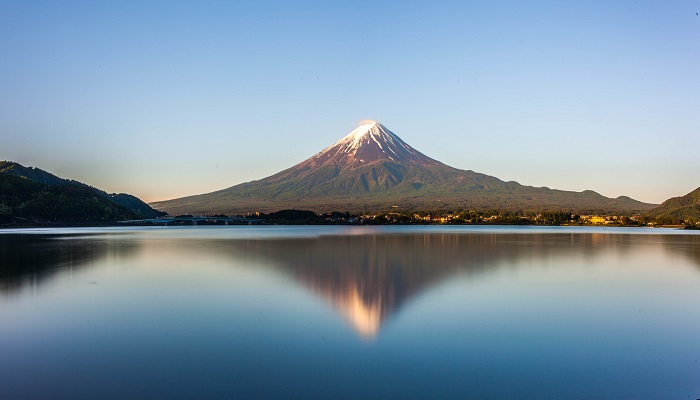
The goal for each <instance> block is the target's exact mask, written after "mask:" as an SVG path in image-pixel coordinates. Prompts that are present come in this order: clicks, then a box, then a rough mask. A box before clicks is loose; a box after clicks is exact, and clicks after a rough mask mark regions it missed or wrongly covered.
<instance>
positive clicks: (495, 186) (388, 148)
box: [151, 121, 653, 214]
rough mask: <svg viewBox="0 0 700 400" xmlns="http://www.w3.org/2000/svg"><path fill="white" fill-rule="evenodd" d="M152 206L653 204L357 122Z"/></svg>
mask: <svg viewBox="0 0 700 400" xmlns="http://www.w3.org/2000/svg"><path fill="white" fill-rule="evenodd" d="M151 205H152V206H154V207H156V208H158V209H162V210H165V211H168V212H169V213H170V214H183V213H192V214H210V213H225V214H236V213H244V212H250V211H262V212H268V211H274V210H280V209H283V208H299V209H311V210H315V211H317V212H322V211H332V210H340V211H353V212H362V211H379V210H387V209H391V208H392V207H393V206H396V208H398V209H404V210H419V209H422V210H457V209H465V210H523V211H538V210H574V211H578V212H594V211H599V212H633V211H635V212H636V211H643V210H648V209H650V208H651V207H653V205H652V204H646V203H642V202H639V201H636V200H633V199H630V198H629V197H624V196H621V197H618V198H616V199H611V198H607V197H604V196H602V195H600V194H598V193H595V192H593V191H584V192H570V191H563V190H553V189H549V188H535V187H531V186H524V185H520V184H519V183H517V182H512V181H511V182H504V181H502V180H500V179H498V178H495V177H492V176H489V175H485V174H481V173H477V172H474V171H469V170H467V171H465V170H460V169H457V168H453V167H450V166H449V165H445V164H443V163H441V162H439V161H436V160H434V159H432V158H430V157H428V156H426V155H424V154H422V153H421V152H419V151H418V150H416V149H414V148H413V147H411V146H409V145H408V144H407V143H406V142H404V141H403V140H401V138H399V137H398V136H397V135H396V134H394V133H393V132H391V131H390V130H388V129H387V128H386V127H385V126H384V125H382V124H380V123H378V122H375V121H363V122H362V123H360V125H359V126H358V127H357V128H355V129H354V130H353V131H352V132H350V134H348V135H347V136H345V137H344V138H342V139H340V141H338V142H337V143H335V144H333V145H332V146H330V147H327V148H326V149H324V150H322V151H321V152H319V153H318V154H316V155H315V156H313V157H311V158H309V159H307V160H305V161H303V162H301V163H299V164H297V165H295V166H293V167H291V168H289V169H286V170H284V171H281V172H279V173H277V174H275V175H272V176H269V177H267V178H264V179H261V180H257V181H252V182H247V183H242V184H239V185H236V186H232V187H230V188H227V189H223V190H219V191H216V192H212V193H206V194H201V195H196V196H188V197H183V198H179V199H174V200H167V201H161V202H155V203H152V204H151Z"/></svg>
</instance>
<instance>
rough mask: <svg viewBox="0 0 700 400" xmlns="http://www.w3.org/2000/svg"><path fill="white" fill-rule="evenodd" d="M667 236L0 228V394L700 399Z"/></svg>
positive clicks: (684, 296) (692, 310)
mask: <svg viewBox="0 0 700 400" xmlns="http://www.w3.org/2000/svg"><path fill="white" fill-rule="evenodd" d="M63 232H65V231H61V232H57V231H52V232H50V233H52V234H58V233H63ZM628 232H634V233H635V234H627V233H628ZM649 232H652V233H659V232H660V233H663V234H649ZM667 232H669V233H671V232H672V233H671V234H666V233H667ZM678 232H679V231H659V230H642V229H640V230H629V229H622V230H619V229H618V230H615V229H608V230H604V229H596V230H589V229H571V228H567V229H542V228H538V229H534V230H530V229H521V228H518V227H515V228H512V227H508V228H502V229H499V228H498V227H495V228H491V227H489V228H487V229H484V230H479V229H473V228H469V229H456V228H454V227H438V228H434V227H409V228H408V229H402V228H396V227H379V228H377V229H374V228H369V229H368V228H363V229H362V230H357V229H352V228H348V227H328V228H326V227H289V228H288V227H242V228H238V227H236V228H230V227H229V228H204V229H200V228H196V229H192V228H184V229H182V228H175V229H171V228H165V229H163V228H153V229H150V228H149V229H143V230H141V229H133V228H129V229H126V228H124V229H105V230H102V229H96V230H95V229H89V230H84V231H81V232H75V231H70V233H69V235H68V236H51V237H46V236H44V235H30V236H27V235H19V238H18V236H17V235H13V236H11V237H10V236H8V235H0V249H2V253H0V254H2V255H1V256H0V257H1V258H0V261H2V270H1V271H0V272H1V274H0V354H1V355H2V357H0V398H24V397H28V396H34V397H51V398H55V397H56V394H57V393H58V394H65V397H67V398H68V397H70V398H75V397H100V398H105V397H114V398H117V397H118V398H124V397H133V396H140V397H144V396H156V397H180V398H191V397H202V396H209V397H212V396H213V397H246V398H250V397H270V396H273V397H316V398H329V397H340V398H358V397H375V398H376V397H387V396H393V397H402V398H403V397H407V398H411V397H412V398H415V397H430V398H435V397H452V398H454V397H465V396H472V397H475V398H484V397H485V398H502V397H504V396H508V397H511V396H513V397H518V398H543V397H553V398H581V399H588V398H621V397H625V396H629V397H634V398H686V397H687V396H691V398H697V397H698V396H699V395H700V364H698V363H697V360H698V359H700V345H698V344H696V342H697V340H696V338H697V337H698V334H700V311H698V310H697V305H698V304H700V301H699V300H700V291H698V287H700V285H699V284H700V236H699V235H679V234H678ZM44 233H46V232H44ZM67 237H70V238H69V239H67ZM693 396H694V397H693Z"/></svg>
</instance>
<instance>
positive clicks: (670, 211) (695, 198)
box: [645, 187, 700, 221]
mask: <svg viewBox="0 0 700 400" xmlns="http://www.w3.org/2000/svg"><path fill="white" fill-rule="evenodd" d="M645 216H647V217H650V218H656V219H659V220H686V221H688V220H693V221H698V220H700V187H699V188H697V189H695V190H693V191H692V192H690V193H688V194H686V195H685V196H678V197H672V198H670V199H668V200H666V201H664V202H663V203H661V205H659V206H658V207H655V208H652V209H651V210H649V211H648V212H646V213H645Z"/></svg>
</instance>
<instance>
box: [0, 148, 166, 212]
mask: <svg viewBox="0 0 700 400" xmlns="http://www.w3.org/2000/svg"><path fill="white" fill-rule="evenodd" d="M0 176H4V177H5V179H4V184H5V187H6V188H8V187H9V186H8V185H14V184H17V183H18V182H19V181H16V180H11V179H7V178H6V177H7V176H14V177H17V178H21V179H24V180H27V181H31V182H33V183H37V184H40V186H31V185H29V186H27V185H24V186H23V187H22V188H23V189H24V190H28V191H29V192H31V193H38V192H41V190H39V188H43V187H46V186H49V187H56V188H58V189H56V188H54V189H51V190H49V192H51V193H53V194H56V193H59V192H60V193H68V192H70V193H71V196H76V197H75V198H73V200H75V201H77V203H81V201H78V197H80V196H82V195H85V196H88V197H94V196H97V197H99V198H101V199H104V200H106V201H107V202H110V203H113V204H115V205H118V206H120V207H124V208H125V209H126V210H128V211H129V212H130V213H131V214H133V215H131V214H129V213H123V212H116V211H115V212H110V213H108V215H109V217H108V216H103V217H104V218H111V216H115V215H127V214H129V215H131V217H141V218H155V217H158V216H162V215H165V213H164V212H161V211H157V210H154V209H153V208H151V206H149V205H148V204H146V203H145V202H143V201H142V200H141V199H139V198H138V197H135V196H132V195H130V194H126V193H111V194H109V193H107V192H105V191H103V190H100V189H97V188H94V187H92V186H89V185H86V184H84V183H82V182H78V181H74V180H70V179H64V178H60V177H58V176H56V175H54V174H52V173H50V172H46V171H44V170H42V169H39V168H34V167H25V166H23V165H21V164H18V163H16V162H12V161H0ZM75 188H81V189H75ZM37 190H38V192H37ZM29 192H27V193H29ZM0 193H2V194H3V195H4V194H6V193H5V192H0ZM47 193H48V192H47ZM46 207H48V208H50V204H47V205H46ZM48 208H47V209H46V212H48V213H49V214H50V210H49V209H48ZM47 215H48V214H47ZM76 216H77V214H76ZM104 218H98V220H103V219H104ZM48 219H51V218H48ZM120 219H126V218H120Z"/></svg>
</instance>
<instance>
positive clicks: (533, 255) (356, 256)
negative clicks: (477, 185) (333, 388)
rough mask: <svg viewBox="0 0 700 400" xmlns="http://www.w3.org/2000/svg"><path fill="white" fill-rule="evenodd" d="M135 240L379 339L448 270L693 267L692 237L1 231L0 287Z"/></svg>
mask: <svg viewBox="0 0 700 400" xmlns="http://www.w3.org/2000/svg"><path fill="white" fill-rule="evenodd" d="M141 246H143V247H148V248H151V249H152V250H155V251H156V252H158V251H162V252H164V253H165V254H169V255H171V256H172V255H173V254H175V255H176V256H178V257H181V258H182V259H190V258H193V259H196V258H198V257H201V256H202V255H203V254H204V253H210V254H212V255H213V254H216V255H218V256H223V257H225V258H235V259H237V260H239V261H240V260H241V258H244V259H249V260H250V261H251V265H257V264H259V263H260V262H263V263H265V264H272V265H273V266H274V268H275V269H277V270H279V271H281V272H284V273H285V274H288V275H291V276H292V277H293V278H294V279H295V280H296V281H297V282H300V283H301V284H302V285H303V286H304V287H306V288H308V289H310V290H311V291H312V292H313V293H315V294H317V295H318V296H319V297H321V298H323V299H324V300H325V301H327V302H328V303H330V304H331V305H332V306H333V307H334V308H335V309H336V310H338V312H339V313H340V314H342V315H343V316H344V318H346V319H347V320H348V322H349V323H350V324H351V325H352V326H353V327H354V328H355V329H356V330H357V332H358V333H360V334H361V335H363V336H367V337H371V336H374V335H376V334H377V333H378V332H379V329H380V328H381V325H382V324H383V323H384V321H386V319H387V318H389V317H390V316H391V315H392V314H394V313H395V312H397V311H398V310H399V309H400V308H401V307H402V305H404V304H405V303H406V302H408V301H409V300H410V299H411V298H413V297H414V296H415V295H416V294H417V293H419V292H420V291H423V290H426V289H428V288H429V287H431V286H433V285H435V284H437V283H439V282H440V281H442V280H444V279H447V278H448V277H450V276H452V275H455V274H460V275H462V276H467V277H469V276H479V275H481V274H483V273H484V272H487V271H493V270H495V269H496V268H508V267H515V266H519V265H523V264H525V265H537V263H539V262H544V261H545V260H547V259H551V258H552V257H558V256H564V255H565V256H566V257H568V258H572V259H573V258H575V259H579V260H587V259H591V258H594V257H597V256H599V255H602V254H603V253H604V252H608V253H609V252H615V253H617V254H618V255H621V256H624V255H625V254H631V252H634V251H638V250H639V249H640V248H644V247H657V248H658V247H662V248H664V249H665V250H666V251H669V252H671V253H673V254H678V255H682V256H685V257H687V258H688V259H690V260H692V261H693V262H694V263H695V264H696V265H697V266H698V267H700V236H698V235H682V236H677V235H625V234H621V235H618V234H600V233H590V234H589V233H574V234H554V233H547V234H536V233H527V234H504V233H498V234H496V233H469V234H462V233H406V234H365V235H346V236H341V235H331V236H320V237H315V238H294V239H282V238H277V239H255V240H253V239H220V238H217V239H211V238H209V239H207V238H199V237H198V236H197V233H196V232H195V231H193V232H192V235H190V236H187V237H183V238H179V237H175V238H171V239H170V240H168V241H158V240H155V241H150V240H148V239H145V240H143V241H141V240H135V239H134V238H133V237H132V236H130V235H128V234H127V235H119V236H117V235H112V236H100V235H93V236H92V237H91V238H89V239H85V238H81V237H80V236H74V237H72V238H68V239H66V238H63V239H61V238H60V237H57V236H41V235H0V293H4V294H7V293H12V292H14V291H17V290H20V289H21V288H23V287H25V286H27V285H32V286H36V285H39V284H41V283H42V282H45V281H47V280H48V279H49V278H50V277H52V276H55V275H56V274H59V273H64V272H71V273H72V272H74V271H76V270H77V269H82V268H86V267H89V266H91V265H94V264H95V263H96V262H97V261H98V260H100V259H103V258H104V257H108V256H114V257H115V258H116V257H125V256H130V255H133V254H134V252H135V251H136V249H138V248H140V247H141ZM523 260H527V262H526V263H523Z"/></svg>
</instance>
